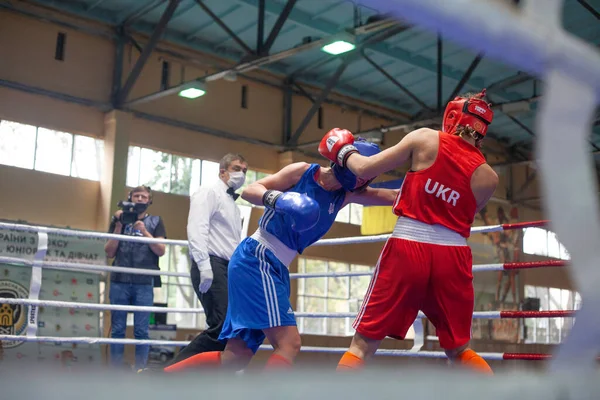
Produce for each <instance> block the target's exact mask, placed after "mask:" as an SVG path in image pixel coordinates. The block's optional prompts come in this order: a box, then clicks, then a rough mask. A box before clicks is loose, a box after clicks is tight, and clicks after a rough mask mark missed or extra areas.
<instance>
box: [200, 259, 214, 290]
mask: <svg viewBox="0 0 600 400" xmlns="http://www.w3.org/2000/svg"><path fill="white" fill-rule="evenodd" d="M198 269H199V270H200V286H199V287H198V289H199V290H200V293H206V292H208V289H210V287H211V285H212V282H213V279H214V275H213V271H212V267H211V265H210V260H206V261H203V262H201V263H200V264H198Z"/></svg>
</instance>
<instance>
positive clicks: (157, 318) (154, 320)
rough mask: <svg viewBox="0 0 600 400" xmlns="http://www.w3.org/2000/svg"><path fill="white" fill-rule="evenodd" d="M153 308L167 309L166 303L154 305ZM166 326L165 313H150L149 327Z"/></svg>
mask: <svg viewBox="0 0 600 400" xmlns="http://www.w3.org/2000/svg"><path fill="white" fill-rule="evenodd" d="M154 307H164V308H165V309H166V308H167V303H154ZM166 324H167V312H166V311H165V312H164V313H162V312H151V313H150V325H166Z"/></svg>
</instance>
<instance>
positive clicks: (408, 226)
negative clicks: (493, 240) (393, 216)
mask: <svg viewBox="0 0 600 400" xmlns="http://www.w3.org/2000/svg"><path fill="white" fill-rule="evenodd" d="M392 237H393V238H398V239H405V240H413V241H415V242H421V243H430V244H439V245H442V246H466V245H467V239H465V238H464V237H462V236H461V235H460V234H459V233H457V232H454V231H453V230H450V229H448V228H446V227H445V226H442V225H429V224H426V223H424V222H421V221H417V220H414V219H411V218H406V217H400V218H398V221H397V222H396V226H395V227H394V231H393V232H392Z"/></svg>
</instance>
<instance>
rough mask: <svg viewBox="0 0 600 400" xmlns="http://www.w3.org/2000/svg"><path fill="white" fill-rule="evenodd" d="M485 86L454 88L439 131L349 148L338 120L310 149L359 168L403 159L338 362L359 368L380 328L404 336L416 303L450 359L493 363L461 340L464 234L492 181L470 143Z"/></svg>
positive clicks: (485, 107) (469, 278) (468, 291)
mask: <svg viewBox="0 0 600 400" xmlns="http://www.w3.org/2000/svg"><path fill="white" fill-rule="evenodd" d="M484 96H485V90H483V91H482V92H481V93H478V94H476V95H466V96H464V97H456V98H455V99H454V100H453V101H451V102H450V103H448V105H447V106H446V110H445V112H444V118H443V131H436V130H433V129H428V128H422V129H417V130H415V131H413V132H411V133H409V134H408V135H406V136H405V137H404V138H403V139H402V140H401V141H400V142H399V143H398V144H396V145H395V146H393V147H391V148H388V149H386V150H384V151H382V152H381V153H379V154H376V155H374V156H372V157H362V156H361V155H360V154H357V151H356V150H355V149H354V146H353V141H354V136H353V135H352V133H351V132H349V131H347V130H345V129H337V128H336V129H332V130H331V131H329V132H328V133H327V134H326V135H325V137H323V140H322V141H321V144H320V146H319V152H320V153H321V154H322V155H324V156H325V157H327V158H329V159H330V160H332V161H333V162H335V163H337V164H339V165H341V166H345V167H348V168H349V169H350V170H351V171H352V172H353V173H354V174H356V175H357V176H360V177H361V178H371V177H374V176H377V175H380V174H382V173H385V172H388V171H390V170H392V169H394V168H396V167H399V166H401V165H404V164H405V163H406V162H409V163H410V170H409V172H407V174H406V176H405V177H404V182H403V183H402V188H401V189H400V192H399V194H398V196H397V198H396V201H395V203H394V206H393V211H394V213H395V214H396V215H398V221H397V223H396V226H395V228H394V231H393V233H392V235H391V237H390V239H388V241H387V242H386V244H385V246H384V248H383V250H382V252H381V255H380V257H379V261H378V262H377V266H376V267H375V271H374V273H373V278H372V279H371V283H370V285H369V289H368V291H367V293H366V295H365V299H364V301H363V304H362V307H361V309H360V311H359V313H358V315H357V317H356V320H355V321H354V325H353V327H354V329H356V334H355V335H354V338H353V340H352V344H351V345H350V348H349V349H348V351H347V352H346V353H345V354H344V356H343V357H342V359H341V360H340V362H339V364H338V370H342V369H354V368H360V367H361V366H362V365H363V364H364V362H365V360H368V358H369V357H371V356H372V355H373V354H375V352H376V351H377V348H378V347H379V345H380V343H381V341H382V340H383V339H384V338H385V337H386V336H389V337H393V338H396V339H404V336H405V335H406V332H407V331H408V329H409V328H410V327H411V325H412V323H413V322H414V320H415V318H416V317H417V314H418V312H419V310H422V311H423V312H424V313H425V315H426V316H427V318H428V319H429V320H430V321H431V322H432V323H433V325H435V327H436V331H437V335H438V337H439V340H440V345H441V347H442V348H444V350H445V352H446V355H447V356H448V358H449V359H450V360H451V361H452V362H453V363H457V364H462V365H464V366H466V367H470V368H473V369H476V370H479V371H483V372H486V373H492V370H491V368H490V367H489V365H488V364H487V363H486V362H485V361H484V360H483V359H482V358H481V357H480V356H479V355H478V354H477V353H475V352H474V351H473V350H471V349H470V348H469V340H470V338H471V321H472V317H473V304H474V293H473V275H472V272H471V266H472V255H471V249H470V248H469V246H468V245H467V241H466V239H467V238H468V237H469V234H470V229H471V224H472V223H473V219H474V217H475V214H476V213H477V212H478V211H479V210H481V209H482V208H483V207H484V206H485V204H486V203H487V201H488V200H489V199H490V197H491V196H492V194H493V193H494V191H495V189H496V186H497V184H498V176H497V175H496V173H495V172H494V171H493V170H492V168H491V167H490V166H489V165H488V164H487V163H486V161H485V158H484V157H483V154H481V152H480V151H479V148H480V146H481V143H482V141H483V138H484V137H485V134H486V132H487V128H488V125H489V124H490V123H491V122H492V119H493V116H494V113H493V111H492V109H491V108H490V104H488V103H487V102H486V101H485V100H484Z"/></svg>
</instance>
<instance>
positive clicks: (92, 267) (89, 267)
mask: <svg viewBox="0 0 600 400" xmlns="http://www.w3.org/2000/svg"><path fill="white" fill-rule="evenodd" d="M2 263H6V264H15V265H23V266H27V267H31V266H33V262H32V261H30V260H25V259H22V258H16V257H0V264H2ZM38 266H40V267H42V268H48V269H61V270H75V271H81V272H88V271H92V272H100V273H101V272H124V273H128V274H133V275H154V276H162V275H164V276H174V277H178V278H187V279H190V273H189V272H174V271H162V270H156V269H140V268H130V267H116V266H114V267H113V266H111V265H96V264H85V263H65V262H58V261H44V262H40V263H39V264H38ZM547 267H548V268H549V267H551V265H548V266H547ZM505 270H506V269H505V268H504V264H502V263H494V264H476V265H473V268H472V272H484V271H505ZM371 275H373V271H343V272H302V273H301V272H294V273H291V274H290V279H300V278H338V277H346V276H348V277H353V276H371Z"/></svg>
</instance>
